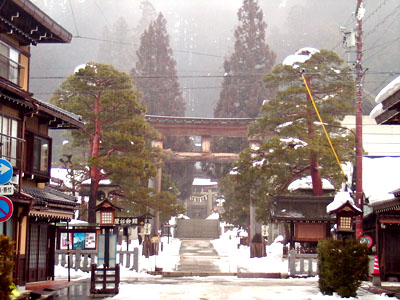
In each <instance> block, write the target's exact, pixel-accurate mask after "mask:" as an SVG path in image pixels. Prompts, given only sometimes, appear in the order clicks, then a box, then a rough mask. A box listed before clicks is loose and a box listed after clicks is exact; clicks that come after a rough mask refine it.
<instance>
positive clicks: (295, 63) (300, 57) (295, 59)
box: [282, 47, 319, 69]
mask: <svg viewBox="0 0 400 300" xmlns="http://www.w3.org/2000/svg"><path fill="white" fill-rule="evenodd" d="M318 52H319V50H318V49H315V48H312V47H304V48H301V49H299V50H298V51H297V52H296V53H295V54H292V55H289V56H287V57H286V58H285V59H284V60H283V62H282V65H284V66H292V67H293V69H297V68H298V67H299V66H300V64H302V63H305V62H306V61H307V60H309V59H310V58H311V56H313V55H314V54H315V53H318Z"/></svg>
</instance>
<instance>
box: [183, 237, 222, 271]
mask: <svg viewBox="0 0 400 300" xmlns="http://www.w3.org/2000/svg"><path fill="white" fill-rule="evenodd" d="M179 254H180V262H179V264H180V265H179V268H178V271H183V272H192V273H206V272H210V273H215V272H220V269H219V261H220V257H219V256H218V253H217V251H215V249H214V247H213V245H212V244H211V242H210V241H209V240H182V242H181V248H180V250H179Z"/></svg>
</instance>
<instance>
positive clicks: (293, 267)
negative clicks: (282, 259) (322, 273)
mask: <svg viewBox="0 0 400 300" xmlns="http://www.w3.org/2000/svg"><path fill="white" fill-rule="evenodd" d="M317 260H318V254H299V253H296V250H290V251H289V257H288V262H289V276H292V277H296V276H316V275H318V264H317Z"/></svg>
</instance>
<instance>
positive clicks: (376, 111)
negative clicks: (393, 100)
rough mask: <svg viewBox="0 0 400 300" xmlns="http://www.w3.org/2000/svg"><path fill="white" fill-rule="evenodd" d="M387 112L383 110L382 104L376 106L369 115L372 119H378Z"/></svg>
mask: <svg viewBox="0 0 400 300" xmlns="http://www.w3.org/2000/svg"><path fill="white" fill-rule="evenodd" d="M384 111H385V110H384V109H383V105H382V102H381V103H378V105H376V106H375V107H374V108H373V109H372V110H371V112H370V113H369V116H370V117H371V118H372V119H376V118H377V117H378V116H379V115H381V114H382V113H383V112H384Z"/></svg>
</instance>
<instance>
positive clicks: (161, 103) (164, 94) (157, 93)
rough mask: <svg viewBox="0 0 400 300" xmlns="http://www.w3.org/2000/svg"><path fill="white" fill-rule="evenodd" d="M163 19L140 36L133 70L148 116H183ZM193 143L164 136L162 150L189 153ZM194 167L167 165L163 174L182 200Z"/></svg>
mask: <svg viewBox="0 0 400 300" xmlns="http://www.w3.org/2000/svg"><path fill="white" fill-rule="evenodd" d="M166 24H167V22H166V20H165V18H164V16H163V15H162V14H161V13H160V14H159V15H158V16H157V18H156V20H155V21H153V22H151V23H150V25H149V27H148V29H147V30H145V31H144V33H143V35H142V37H141V43H140V47H139V50H138V51H137V52H136V54H137V57H138V61H137V63H136V67H135V68H134V69H132V72H131V74H132V77H133V80H134V83H135V85H136V87H137V88H138V89H139V90H141V91H142V93H143V104H144V105H145V106H146V107H147V114H150V115H162V116H184V114H185V101H184V99H183V97H182V93H181V91H180V88H179V82H178V77H177V71H176V61H175V59H174V58H173V51H172V49H171V47H170V45H169V35H168V33H167V29H166ZM192 147H193V146H192V142H191V140H190V139H188V138H176V137H167V138H166V139H165V140H164V148H165V149H172V150H176V151H189V150H191V149H192ZM193 169H194V167H193V164H191V163H166V164H165V168H164V171H165V172H166V173H168V174H170V175H171V177H172V178H173V179H174V181H175V182H176V184H177V187H178V188H179V190H180V191H181V198H185V197H188V196H189V195H190V189H191V184H192V181H193Z"/></svg>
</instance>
